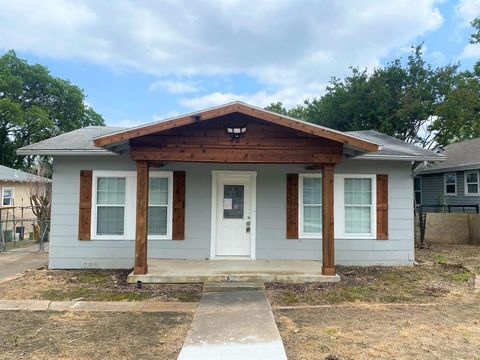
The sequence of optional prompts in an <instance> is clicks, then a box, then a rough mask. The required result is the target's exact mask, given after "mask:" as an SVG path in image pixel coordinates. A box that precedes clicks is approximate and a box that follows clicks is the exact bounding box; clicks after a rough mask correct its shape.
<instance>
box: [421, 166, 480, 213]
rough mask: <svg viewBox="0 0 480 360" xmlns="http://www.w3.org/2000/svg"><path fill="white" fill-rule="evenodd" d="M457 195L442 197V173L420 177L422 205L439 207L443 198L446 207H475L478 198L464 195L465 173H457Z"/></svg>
mask: <svg viewBox="0 0 480 360" xmlns="http://www.w3.org/2000/svg"><path fill="white" fill-rule="evenodd" d="M456 173H457V195H456V196H452V195H444V181H443V177H444V173H437V174H425V175H420V176H421V178H422V205H441V204H440V202H439V201H440V198H441V197H442V196H443V198H444V199H445V201H446V203H447V204H448V205H477V204H479V203H480V196H469V195H467V196H466V195H465V172H464V171H457V172H456Z"/></svg>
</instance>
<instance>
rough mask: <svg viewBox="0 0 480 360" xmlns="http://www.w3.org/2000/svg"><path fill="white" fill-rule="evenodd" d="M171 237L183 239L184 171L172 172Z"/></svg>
mask: <svg viewBox="0 0 480 360" xmlns="http://www.w3.org/2000/svg"><path fill="white" fill-rule="evenodd" d="M172 221H173V224H172V239H173V240H185V171H174V172H173V220H172Z"/></svg>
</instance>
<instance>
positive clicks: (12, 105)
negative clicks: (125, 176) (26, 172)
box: [0, 50, 104, 168]
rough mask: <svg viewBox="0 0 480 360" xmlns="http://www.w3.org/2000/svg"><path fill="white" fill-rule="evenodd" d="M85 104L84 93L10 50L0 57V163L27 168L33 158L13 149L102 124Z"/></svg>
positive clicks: (100, 118)
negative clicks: (22, 155) (17, 152)
mask: <svg viewBox="0 0 480 360" xmlns="http://www.w3.org/2000/svg"><path fill="white" fill-rule="evenodd" d="M103 124H104V121H103V119H102V117H101V115H99V114H98V113H96V112H95V111H94V110H93V109H92V108H91V107H89V106H88V105H86V104H85V94H84V92H83V90H81V89H80V88H79V87H77V86H75V85H73V84H71V83H70V82H69V81H67V80H63V79H60V78H57V77H54V76H52V75H51V74H50V72H49V70H48V69H47V68H46V67H45V66H42V65H39V64H34V65H31V64H28V63H27V62H26V61H25V60H22V59H19V58H18V57H17V55H16V54H15V52H14V51H12V50H11V51H8V52H7V53H6V54H4V55H3V56H1V57H0V164H3V165H6V166H10V167H15V168H28V167H29V166H30V165H31V164H32V161H33V159H31V158H30V157H26V158H23V157H17V156H16V153H15V151H16V149H18V148H20V147H22V146H26V145H28V144H31V143H34V142H38V141H42V140H45V139H48V138H50V137H52V136H56V135H59V134H61V133H64V132H68V131H72V130H75V129H78V128H81V127H84V126H88V125H103Z"/></svg>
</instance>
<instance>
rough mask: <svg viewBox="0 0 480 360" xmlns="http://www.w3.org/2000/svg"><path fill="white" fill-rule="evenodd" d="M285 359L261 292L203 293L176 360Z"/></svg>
mask: <svg viewBox="0 0 480 360" xmlns="http://www.w3.org/2000/svg"><path fill="white" fill-rule="evenodd" d="M202 359H209V360H216V359H218V360H224V359H229V360H237V359H242V360H244V359H248V360H256V359H259V360H260V359H262V360H269V359H272V360H273V359H275V360H284V359H285V360H286V359H287V356H286V354H285V350H284V348H283V343H282V339H281V338H280V334H279V332H278V329H277V326H276V324H275V320H274V318H273V314H272V310H271V307H270V303H269V302H268V300H267V299H266V297H265V293H264V292H263V291H229V292H213V293H206V294H204V295H203V297H202V300H201V301H200V305H199V307H198V310H197V313H196V314H195V317H194V319H193V323H192V329H191V330H190V332H189V333H188V335H187V339H186V340H185V343H184V344H183V348H182V350H181V352H180V355H179V357H178V360H202Z"/></svg>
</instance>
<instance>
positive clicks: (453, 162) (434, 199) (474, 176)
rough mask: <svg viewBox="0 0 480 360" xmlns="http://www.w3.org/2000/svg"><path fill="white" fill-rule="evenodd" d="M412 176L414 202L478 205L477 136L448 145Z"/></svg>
mask: <svg viewBox="0 0 480 360" xmlns="http://www.w3.org/2000/svg"><path fill="white" fill-rule="evenodd" d="M442 154H443V155H444V156H446V160H445V161H443V162H439V163H433V164H430V165H429V166H426V167H425V168H424V169H423V170H422V171H421V172H420V175H418V176H416V177H415V197H416V204H417V205H426V206H429V205H478V204H480V173H479V170H480V138H478V139H472V140H467V141H462V142H459V143H455V144H451V145H448V146H446V147H445V148H444V150H443V151H442Z"/></svg>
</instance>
